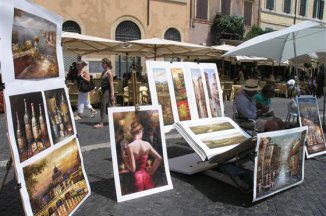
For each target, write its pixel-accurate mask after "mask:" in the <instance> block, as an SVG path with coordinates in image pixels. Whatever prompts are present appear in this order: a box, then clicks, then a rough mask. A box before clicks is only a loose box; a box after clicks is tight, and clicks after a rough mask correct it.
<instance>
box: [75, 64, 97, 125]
mask: <svg viewBox="0 0 326 216" xmlns="http://www.w3.org/2000/svg"><path fill="white" fill-rule="evenodd" d="M85 66H87V64H86V62H84V61H79V62H78V63H77V69H78V77H77V84H78V111H77V114H76V116H75V120H80V119H81V114H82V113H83V112H84V106H86V107H87V108H88V109H89V110H90V111H91V115H90V117H94V116H96V114H97V112H96V110H95V109H93V107H92V105H91V104H90V103H89V101H88V99H87V96H88V92H83V91H80V85H81V82H83V81H86V82H90V80H91V77H90V75H89V73H88V71H87V70H86V69H85Z"/></svg>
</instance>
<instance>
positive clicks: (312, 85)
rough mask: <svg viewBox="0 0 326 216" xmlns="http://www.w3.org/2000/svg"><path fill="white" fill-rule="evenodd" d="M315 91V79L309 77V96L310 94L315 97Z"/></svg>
mask: <svg viewBox="0 0 326 216" xmlns="http://www.w3.org/2000/svg"><path fill="white" fill-rule="evenodd" d="M316 89H317V84H316V79H315V77H313V76H311V77H309V79H308V91H309V94H311V95H312V96H315V95H316Z"/></svg>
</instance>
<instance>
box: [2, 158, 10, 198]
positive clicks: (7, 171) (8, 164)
mask: <svg viewBox="0 0 326 216" xmlns="http://www.w3.org/2000/svg"><path fill="white" fill-rule="evenodd" d="M11 165H12V158H11V157H10V159H9V161H8V162H7V165H6V173H5V176H4V177H3V180H2V183H1V188H0V192H1V191H2V189H3V187H4V185H5V183H6V179H7V176H8V174H9V171H10V168H11Z"/></svg>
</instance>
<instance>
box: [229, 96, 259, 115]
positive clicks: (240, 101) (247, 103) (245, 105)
mask: <svg viewBox="0 0 326 216" xmlns="http://www.w3.org/2000/svg"><path fill="white" fill-rule="evenodd" d="M234 106H235V108H236V109H237V111H238V113H239V114H240V115H241V116H243V117H245V118H248V119H256V117H257V116H256V115H257V108H256V100H255V98H254V97H249V95H248V94H247V93H246V91H244V90H242V91H241V92H239V93H238V94H237V96H236V97H235V99H234Z"/></svg>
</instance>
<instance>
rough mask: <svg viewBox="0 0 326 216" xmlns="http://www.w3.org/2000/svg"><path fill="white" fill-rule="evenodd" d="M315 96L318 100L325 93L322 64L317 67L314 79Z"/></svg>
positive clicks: (323, 67)
mask: <svg viewBox="0 0 326 216" xmlns="http://www.w3.org/2000/svg"><path fill="white" fill-rule="evenodd" d="M316 85H317V89H316V96H317V98H320V97H321V96H323V95H325V93H326V67H325V65H324V64H322V65H320V66H319V72H318V75H317V78H316Z"/></svg>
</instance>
